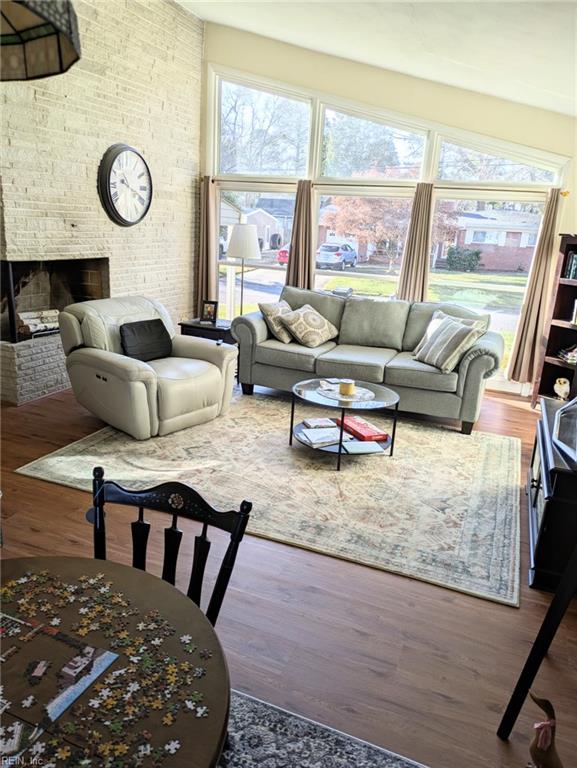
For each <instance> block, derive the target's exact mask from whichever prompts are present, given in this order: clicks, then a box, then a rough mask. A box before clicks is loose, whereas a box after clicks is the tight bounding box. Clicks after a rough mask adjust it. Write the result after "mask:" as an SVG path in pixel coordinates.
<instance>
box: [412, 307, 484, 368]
mask: <svg viewBox="0 0 577 768" xmlns="http://www.w3.org/2000/svg"><path fill="white" fill-rule="evenodd" d="M484 325H485V324H484V323H483V321H477V322H475V323H473V325H464V324H463V323H461V322H459V321H458V320H455V319H453V318H452V317H447V318H445V319H444V320H443V321H442V322H441V323H440V324H439V325H438V326H437V328H436V329H435V330H434V331H433V332H432V333H431V335H430V336H429V338H428V339H427V340H426V341H425V343H424V344H423V345H422V346H421V347H420V349H419V351H418V352H415V354H414V355H413V357H414V358H415V360H418V361H419V362H421V363H428V365H433V366H435V368H439V370H441V371H442V372H443V373H451V371H452V370H454V369H455V367H456V366H457V364H458V363H459V361H460V359H461V358H462V357H463V355H464V354H465V352H466V351H467V350H468V349H470V348H471V347H472V346H473V344H474V343H475V342H476V341H477V339H478V338H479V337H480V336H482V335H483V334H484V333H485V327H484Z"/></svg>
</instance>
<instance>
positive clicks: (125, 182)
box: [120, 173, 145, 204]
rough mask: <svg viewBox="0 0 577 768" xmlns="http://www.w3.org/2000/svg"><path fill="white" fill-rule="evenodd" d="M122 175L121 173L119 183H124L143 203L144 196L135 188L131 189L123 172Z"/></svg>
mask: <svg viewBox="0 0 577 768" xmlns="http://www.w3.org/2000/svg"><path fill="white" fill-rule="evenodd" d="M122 175H123V178H122V179H120V183H121V184H124V185H125V186H126V187H128V189H129V190H130V191H131V192H132V194H133V195H134V196H135V197H137V198H138V200H139V202H140V203H142V204H143V203H144V202H145V200H144V198H143V197H142V195H141V194H140V192H137V191H136V190H135V189H133V188H132V187H131V186H130V184H129V183H128V180H127V178H126V174H124V173H123V174H122Z"/></svg>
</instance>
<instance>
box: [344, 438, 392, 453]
mask: <svg viewBox="0 0 577 768" xmlns="http://www.w3.org/2000/svg"><path fill="white" fill-rule="evenodd" d="M343 448H344V449H345V451H346V452H347V453H351V454H354V453H363V454H364V453H384V452H385V449H384V448H383V446H382V445H381V444H380V443H376V442H375V441H374V440H364V441H362V442H361V441H358V440H355V442H354V443H345V444H344V445H343Z"/></svg>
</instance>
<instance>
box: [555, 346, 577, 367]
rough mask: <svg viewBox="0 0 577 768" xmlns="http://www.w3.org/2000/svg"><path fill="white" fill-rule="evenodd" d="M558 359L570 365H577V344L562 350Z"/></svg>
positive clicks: (558, 353) (558, 354)
mask: <svg viewBox="0 0 577 768" xmlns="http://www.w3.org/2000/svg"><path fill="white" fill-rule="evenodd" d="M557 357H558V358H559V359H560V360H564V361H565V362H566V363H569V364H570V365H577V344H574V345H573V346H572V347H567V349H560V350H559V352H557Z"/></svg>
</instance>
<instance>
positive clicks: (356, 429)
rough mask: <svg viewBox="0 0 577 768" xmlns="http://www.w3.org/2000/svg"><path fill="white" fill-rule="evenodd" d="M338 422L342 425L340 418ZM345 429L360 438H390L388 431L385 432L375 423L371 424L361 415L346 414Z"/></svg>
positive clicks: (380, 439)
mask: <svg viewBox="0 0 577 768" xmlns="http://www.w3.org/2000/svg"><path fill="white" fill-rule="evenodd" d="M337 424H338V425H339V427H340V425H341V420H340V418H339V419H337ZM345 429H346V430H347V432H350V433H351V434H352V435H354V436H355V437H356V438H357V439H358V440H363V441H366V440H377V441H383V440H388V439H389V434H388V432H385V431H384V430H383V429H381V428H380V427H376V426H375V425H374V424H371V422H370V421H367V420H366V419H362V418H361V417H360V416H345Z"/></svg>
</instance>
